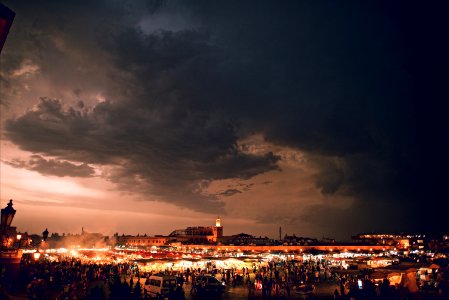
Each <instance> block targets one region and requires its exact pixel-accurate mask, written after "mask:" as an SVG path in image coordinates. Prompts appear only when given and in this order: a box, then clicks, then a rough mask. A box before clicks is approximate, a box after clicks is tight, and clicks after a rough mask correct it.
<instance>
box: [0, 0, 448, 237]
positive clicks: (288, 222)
mask: <svg viewBox="0 0 449 300" xmlns="http://www.w3.org/2000/svg"><path fill="white" fill-rule="evenodd" d="M393 2H395V1H229V0H227V1H182V2H181V1H162V0H154V1H106V0H104V1H20V0H19V1H17V0H15V1H3V3H4V4H5V5H7V6H8V7H10V8H11V9H13V10H14V11H15V12H16V18H15V20H14V23H13V26H12V28H11V30H10V33H9V36H8V39H7V41H6V44H5V46H4V49H3V51H2V53H1V56H0V61H1V69H0V81H1V89H0V100H1V106H0V107H1V123H2V140H1V195H0V196H1V201H2V204H1V206H2V207H4V206H5V205H6V201H7V200H8V199H10V198H12V199H14V203H15V205H14V206H15V208H16V209H17V210H18V212H17V215H16V219H15V221H14V224H15V225H16V226H18V229H19V230H21V231H29V232H41V231H42V230H43V229H44V228H45V227H48V228H49V231H50V232H78V231H80V230H81V226H84V227H85V229H86V230H88V231H91V232H92V231H93V232H103V233H113V232H120V233H122V232H125V233H129V234H137V233H148V234H168V233H169V232H171V230H173V229H175V228H183V227H186V226H194V225H204V226H206V225H213V223H214V219H215V218H216V216H218V215H220V216H221V218H222V220H223V225H224V234H225V235H228V234H236V233H240V232H245V233H249V234H254V235H257V236H258V235H263V236H265V235H267V236H269V237H276V236H277V235H278V229H279V226H282V228H283V233H287V234H294V233H295V234H296V235H300V236H313V237H318V238H320V237H323V236H331V237H336V238H339V239H348V238H349V237H350V236H351V235H353V234H356V233H358V232H372V231H387V232H416V231H419V232H426V233H428V232H434V233H440V232H445V231H446V232H448V231H449V222H448V221H447V218H448V217H449V213H448V211H449V202H448V200H449V199H448V192H447V189H448V186H449V183H448V179H449V176H448V171H449V159H448V153H449V39H448V37H449V3H448V2H447V1H432V2H426V1H422V2H421V3H420V2H418V1H416V2H415V1H404V2H402V1H398V2H397V3H393Z"/></svg>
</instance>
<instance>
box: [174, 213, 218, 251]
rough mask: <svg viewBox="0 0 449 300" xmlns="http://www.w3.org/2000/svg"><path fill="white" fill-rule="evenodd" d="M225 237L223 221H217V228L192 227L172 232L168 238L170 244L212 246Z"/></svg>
mask: <svg viewBox="0 0 449 300" xmlns="http://www.w3.org/2000/svg"><path fill="white" fill-rule="evenodd" d="M222 236H223V226H222V225H221V219H220V217H218V218H217V219H216V220H215V226H190V227H187V228H185V229H176V230H174V231H172V232H171V233H170V234H169V235H168V238H169V240H170V242H180V243H182V244H211V243H216V242H217V240H219V239H220V238H221V237H222Z"/></svg>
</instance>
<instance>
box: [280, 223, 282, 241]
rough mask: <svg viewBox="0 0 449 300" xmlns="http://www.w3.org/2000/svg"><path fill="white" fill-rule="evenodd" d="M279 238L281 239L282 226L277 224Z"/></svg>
mask: <svg viewBox="0 0 449 300" xmlns="http://www.w3.org/2000/svg"><path fill="white" fill-rule="evenodd" d="M279 240H280V241H282V227H281V226H279Z"/></svg>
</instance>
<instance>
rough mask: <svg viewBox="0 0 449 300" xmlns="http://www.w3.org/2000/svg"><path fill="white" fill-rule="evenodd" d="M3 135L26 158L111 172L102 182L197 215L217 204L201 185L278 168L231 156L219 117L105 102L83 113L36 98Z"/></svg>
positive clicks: (264, 160) (230, 130)
mask: <svg viewBox="0 0 449 300" xmlns="http://www.w3.org/2000/svg"><path fill="white" fill-rule="evenodd" d="M5 127H6V130H7V136H8V137H9V139H11V140H12V141H13V142H15V143H16V144H18V145H20V146H21V147H22V148H23V149H25V150H29V151H32V152H38V153H46V154H47V155H54V156H58V157H60V158H63V159H68V160H75V161H84V162H88V163H96V164H110V165H113V166H116V167H117V169H116V170H113V171H112V172H111V174H107V175H106V176H107V177H108V178H109V179H110V180H112V181H113V182H116V183H118V184H119V186H120V187H122V188H123V189H125V190H128V191H137V192H141V193H146V194H148V193H150V194H153V195H155V196H156V197H160V198H162V199H164V200H165V201H170V202H172V203H175V204H178V205H182V206H188V207H191V208H194V209H197V210H203V211H215V210H217V208H219V207H221V206H222V203H221V202H218V201H217V200H216V199H215V197H213V196H205V195H202V194H201V192H202V190H203V189H204V187H205V186H201V185H200V183H201V182H203V181H206V182H207V181H210V180H216V179H226V178H235V177H238V178H249V177H252V176H254V175H257V174H259V173H263V172H266V171H268V170H271V169H274V168H276V165H275V163H276V161H277V158H276V157H275V156H274V155H272V154H270V153H268V154H266V155H264V156H254V155H248V154H245V153H241V152H238V151H237V148H236V145H235V141H236V133H235V129H234V127H233V126H232V125H231V124H230V123H229V122H227V121H226V120H225V119H222V118H220V116H218V115H217V116H215V115H212V116H211V115H206V114H203V113H198V112H193V111H192V112H180V111H178V108H176V107H173V109H172V108H168V107H166V108H165V109H164V111H160V110H158V111H155V110H154V109H153V108H152V107H151V106H150V107H145V106H144V105H142V103H141V102H139V101H135V102H133V101H127V102H122V103H116V104H113V103H109V102H104V103H99V104H98V105H96V106H95V107H94V108H93V109H92V110H89V111H88V110H85V109H84V110H77V109H74V108H72V107H70V108H67V109H64V108H63V107H62V105H61V103H60V101H58V100H50V99H45V98H43V99H41V102H40V103H39V105H38V106H37V107H36V108H35V109H33V110H31V111H29V112H28V113H26V114H24V115H22V116H21V117H19V118H17V119H14V120H9V121H7V122H6V126H5ZM204 201H207V203H208V205H204Z"/></svg>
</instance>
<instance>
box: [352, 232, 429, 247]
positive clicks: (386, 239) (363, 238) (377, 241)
mask: <svg viewBox="0 0 449 300" xmlns="http://www.w3.org/2000/svg"><path fill="white" fill-rule="evenodd" d="M418 236H419V237H421V236H420V235H410V234H409V235H407V234H391V233H361V234H357V235H355V236H353V237H352V239H353V240H354V241H357V242H362V243H368V244H372V245H386V246H395V247H397V248H398V249H408V248H409V247H410V245H411V242H410V240H411V239H413V238H415V237H418Z"/></svg>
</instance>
